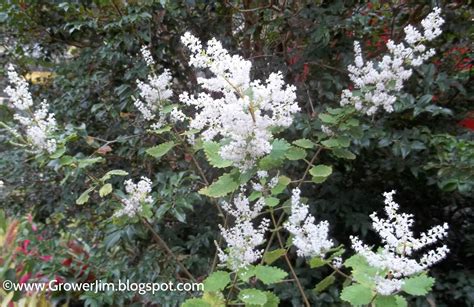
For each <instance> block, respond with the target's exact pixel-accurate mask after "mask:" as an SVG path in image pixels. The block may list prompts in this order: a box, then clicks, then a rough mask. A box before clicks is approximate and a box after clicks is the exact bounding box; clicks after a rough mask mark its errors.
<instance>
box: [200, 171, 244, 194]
mask: <svg viewBox="0 0 474 307" xmlns="http://www.w3.org/2000/svg"><path fill="white" fill-rule="evenodd" d="M238 187H239V182H238V181H237V180H235V178H234V176H232V174H224V175H222V176H220V177H219V178H218V179H217V180H216V181H214V182H213V183H212V184H211V185H210V186H208V187H206V188H202V189H201V190H199V194H202V195H206V196H209V197H222V196H225V195H227V194H229V193H230V192H233V191H235V190H236V189H237V188H238Z"/></svg>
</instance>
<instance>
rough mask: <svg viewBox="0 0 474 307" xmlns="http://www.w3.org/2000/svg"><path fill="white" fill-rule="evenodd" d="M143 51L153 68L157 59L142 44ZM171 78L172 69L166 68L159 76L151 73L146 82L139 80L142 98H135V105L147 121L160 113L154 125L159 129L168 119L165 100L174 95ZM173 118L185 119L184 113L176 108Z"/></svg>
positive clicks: (146, 60) (143, 55) (145, 59)
mask: <svg viewBox="0 0 474 307" xmlns="http://www.w3.org/2000/svg"><path fill="white" fill-rule="evenodd" d="M141 53H142V58H143V60H144V61H145V62H146V63H147V66H148V67H150V68H153V66H154V65H155V61H154V60H153V57H152V56H151V53H150V50H149V49H148V48H147V47H146V46H142V49H141ZM171 79H172V77H171V73H170V71H169V70H168V69H165V70H164V71H163V73H162V74H161V75H158V76H157V75H156V74H155V73H154V72H152V73H151V74H149V75H148V77H147V81H146V82H143V81H141V80H137V86H138V90H139V96H140V98H134V100H135V101H134V105H135V107H137V109H138V110H139V111H140V113H142V115H143V117H144V118H145V120H147V121H151V120H154V119H156V115H157V114H158V115H159V118H158V120H157V122H155V123H154V124H153V125H152V127H153V128H155V129H159V128H160V127H161V126H162V125H163V124H164V121H165V119H166V114H164V113H163V107H164V106H165V105H166V104H165V103H164V102H165V101H166V100H167V99H169V98H170V97H171V96H173V91H172V90H171ZM171 118H172V120H183V119H184V114H182V112H181V111H179V110H177V109H176V108H175V109H174V110H173V112H172V114H171Z"/></svg>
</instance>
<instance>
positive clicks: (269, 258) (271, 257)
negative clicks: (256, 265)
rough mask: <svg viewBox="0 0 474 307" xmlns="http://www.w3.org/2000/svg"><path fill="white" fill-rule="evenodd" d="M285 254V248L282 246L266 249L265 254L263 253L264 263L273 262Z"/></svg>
mask: <svg viewBox="0 0 474 307" xmlns="http://www.w3.org/2000/svg"><path fill="white" fill-rule="evenodd" d="M284 254H286V249H284V248H279V249H275V250H272V251H268V252H266V253H265V254H263V261H264V262H265V263H266V264H272V263H273V262H275V261H277V260H278V258H280V257H281V256H283V255H284Z"/></svg>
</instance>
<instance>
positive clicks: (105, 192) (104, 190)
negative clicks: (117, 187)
mask: <svg viewBox="0 0 474 307" xmlns="http://www.w3.org/2000/svg"><path fill="white" fill-rule="evenodd" d="M112 189H113V188H112V185H111V184H110V183H106V184H104V185H103V186H102V187H101V188H100V190H99V195H100V197H104V196H107V195H109V194H110V192H112Z"/></svg>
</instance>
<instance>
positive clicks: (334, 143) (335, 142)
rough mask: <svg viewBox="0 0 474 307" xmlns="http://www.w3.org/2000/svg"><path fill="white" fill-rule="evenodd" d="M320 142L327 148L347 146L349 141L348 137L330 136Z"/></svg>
mask: <svg viewBox="0 0 474 307" xmlns="http://www.w3.org/2000/svg"><path fill="white" fill-rule="evenodd" d="M321 144H323V145H324V146H325V147H328V148H341V147H349V145H350V144H351V141H350V139H349V138H348V137H345V136H341V137H338V138H330V139H328V140H325V141H322V142H321Z"/></svg>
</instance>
